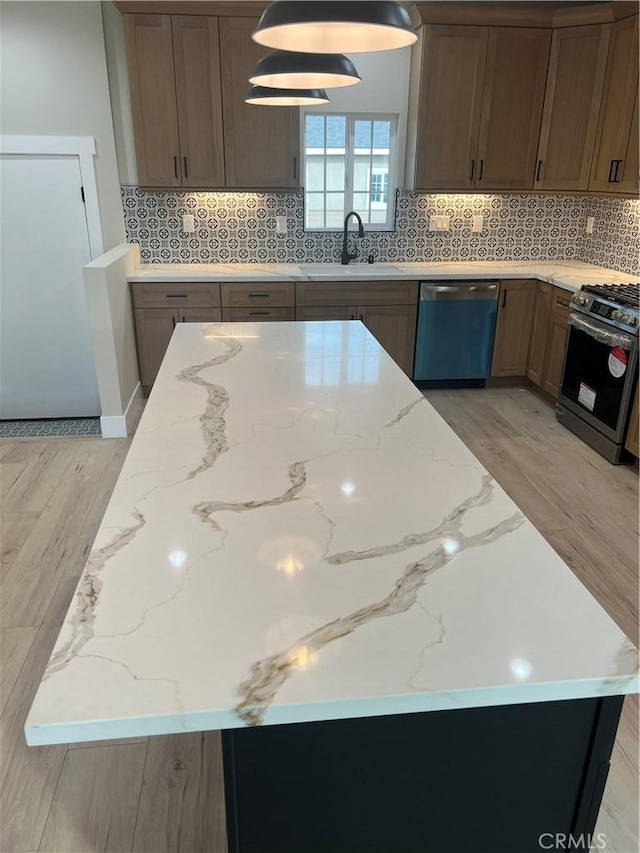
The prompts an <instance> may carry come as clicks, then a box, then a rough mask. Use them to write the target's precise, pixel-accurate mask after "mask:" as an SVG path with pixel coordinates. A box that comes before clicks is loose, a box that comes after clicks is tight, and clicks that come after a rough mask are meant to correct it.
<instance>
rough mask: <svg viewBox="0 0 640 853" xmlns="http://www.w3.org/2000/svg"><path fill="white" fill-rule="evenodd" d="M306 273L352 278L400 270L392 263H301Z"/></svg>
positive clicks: (303, 271) (301, 269)
mask: <svg viewBox="0 0 640 853" xmlns="http://www.w3.org/2000/svg"><path fill="white" fill-rule="evenodd" d="M300 271H301V272H302V273H303V274H304V275H312V276H314V277H319V276H322V277H326V278H343V277H344V278H351V277H352V276H361V277H362V278H367V277H368V276H372V275H375V276H378V275H389V274H395V273H397V272H398V269H397V267H395V266H393V265H392V264H301V265H300Z"/></svg>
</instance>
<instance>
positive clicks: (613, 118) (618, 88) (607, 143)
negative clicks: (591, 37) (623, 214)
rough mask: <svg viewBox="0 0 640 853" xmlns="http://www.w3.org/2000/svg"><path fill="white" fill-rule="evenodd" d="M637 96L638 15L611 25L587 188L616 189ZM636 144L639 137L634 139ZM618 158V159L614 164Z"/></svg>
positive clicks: (625, 154) (636, 145) (636, 144)
mask: <svg viewBox="0 0 640 853" xmlns="http://www.w3.org/2000/svg"><path fill="white" fill-rule="evenodd" d="M637 95H638V16H637V15H636V16H634V17H631V18H623V19H622V20H621V21H616V22H615V23H614V24H612V26H611V40H610V42H609V59H608V61H607V74H606V77H605V84H604V94H603V96H602V107H601V109H600V119H599V122H598V134H597V136H596V147H595V154H594V158H593V170H592V172H591V182H590V184H589V189H592V190H604V191H607V190H609V191H611V190H613V191H615V190H617V189H618V186H617V184H616V183H615V181H616V180H619V179H620V178H621V167H622V169H623V170H624V165H623V164H624V160H625V158H626V156H627V147H628V144H629V133H630V131H631V124H632V121H633V110H634V106H635V102H636V99H637ZM634 142H635V148H636V149H637V147H638V137H637V132H636V138H635V140H634ZM617 161H621V162H620V163H619V164H618V165H617Z"/></svg>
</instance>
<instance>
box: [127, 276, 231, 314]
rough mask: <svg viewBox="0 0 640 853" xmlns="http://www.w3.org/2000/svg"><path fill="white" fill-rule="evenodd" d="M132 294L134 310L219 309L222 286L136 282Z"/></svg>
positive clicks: (206, 283)
mask: <svg viewBox="0 0 640 853" xmlns="http://www.w3.org/2000/svg"><path fill="white" fill-rule="evenodd" d="M131 292H132V294H133V307H134V308H217V307H219V305H220V285H219V284H217V283H216V284H214V283H209V282H202V283H198V284H192V283H191V282H189V283H187V284H184V283H182V284H181V283H178V282H176V283H175V284H171V283H169V284H153V283H152V282H149V283H146V282H145V283H144V284H143V283H141V282H134V283H133V284H132V285H131Z"/></svg>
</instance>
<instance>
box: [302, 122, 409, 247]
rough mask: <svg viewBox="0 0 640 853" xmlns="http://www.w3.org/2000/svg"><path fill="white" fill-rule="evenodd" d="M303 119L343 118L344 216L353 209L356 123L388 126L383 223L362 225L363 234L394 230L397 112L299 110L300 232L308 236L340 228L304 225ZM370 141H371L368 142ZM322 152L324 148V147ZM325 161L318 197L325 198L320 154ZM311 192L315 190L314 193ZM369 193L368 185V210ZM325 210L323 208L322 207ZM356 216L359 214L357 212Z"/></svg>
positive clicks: (371, 192) (304, 144) (305, 172)
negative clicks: (387, 123) (387, 167)
mask: <svg viewBox="0 0 640 853" xmlns="http://www.w3.org/2000/svg"><path fill="white" fill-rule="evenodd" d="M307 116H323V117H324V118H326V117H327V116H344V117H345V119H346V125H347V126H346V139H345V141H346V145H345V155H344V156H345V188H344V199H345V214H346V213H347V212H348V211H350V210H354V209H355V210H357V208H354V203H353V197H354V189H353V183H354V178H355V157H356V149H355V126H356V121H370V122H375V121H388V122H389V123H390V129H389V172H388V184H387V218H386V220H385V221H384V222H371V223H365V224H364V226H363V227H364V230H365V231H374V232H375V231H394V230H395V218H396V210H395V207H396V206H395V193H394V192H393V189H392V188H394V187H395V186H396V175H397V173H398V125H399V123H400V116H399V115H398V113H372V112H368V113H356V112H347V111H345V110H304V109H303V110H302V121H301V122H300V135H301V140H300V151H301V154H302V169H301V170H300V171H301V176H302V178H303V181H304V183H303V184H302V189H303V191H304V193H303V195H304V211H303V217H304V218H303V228H304V232H305V233H307V234H311V233H316V232H319V233H335V232H336V231H337V232H339V231H341V230H342V228H341V227H336V226H325V227H322V228H321V227H319V226H308V225H307V192H308V190H307V188H306V186H305V183H306V177H307V146H306V128H307ZM372 142H373V139H372ZM325 151H326V147H325ZM373 151H374V149H373V148H372V149H371V155H370V158H371V164H372V166H373V158H374V157H375V156H376V155H375V154H374V153H373ZM310 156H318V155H310ZM322 156H323V157H324V161H325V184H324V186H325V188H324V190H323V193H322V195H323V196H324V197H325V200H326V196H327V189H326V171H327V160H326V158H327V155H326V153H325V154H324V155H322ZM314 192H315V191H314ZM356 192H363V191H362V190H358V191H356ZM372 194H373V191H372V190H371V186H369V209H371V201H372V199H371V195H372ZM324 209H325V211H326V207H325V208H324ZM358 213H360V211H358Z"/></svg>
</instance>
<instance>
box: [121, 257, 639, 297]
mask: <svg viewBox="0 0 640 853" xmlns="http://www.w3.org/2000/svg"><path fill="white" fill-rule="evenodd" d="M128 278H129V281H140V282H170V281H176V282H188V281H216V282H227V281H282V280H283V279H286V280H287V281H323V280H327V279H329V280H332V281H353V280H354V279H363V280H366V281H371V280H375V279H384V280H385V281H394V280H397V281H402V280H403V279H404V280H407V279H409V280H429V279H452V280H455V279H468V278H500V279H508V278H536V279H539V280H540V281H546V282H549V283H550V284H554V285H556V286H557V287H562V288H564V289H565V290H569V291H572V292H575V291H576V290H579V289H580V288H581V287H582V285H584V284H607V283H613V282H625V283H628V282H635V281H637V278H636V277H634V276H632V275H629V274H627V273H621V272H617V271H616V270H608V269H605V268H603V267H597V266H594V265H593V264H585V263H574V262H569V261H557V262H554V261H539V262H535V261H521V262H515V261H511V262H491V261H490V262H482V261H476V262H473V263H463V262H452V263H443V262H440V263H431V264H429V263H424V264H410V263H406V264H403V263H398V264H349V265H348V266H342V265H341V264H301V265H298V264H147V265H141V266H139V267H138V268H137V269H135V270H134V271H133V272H132V273H130V274H129V276H128Z"/></svg>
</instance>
